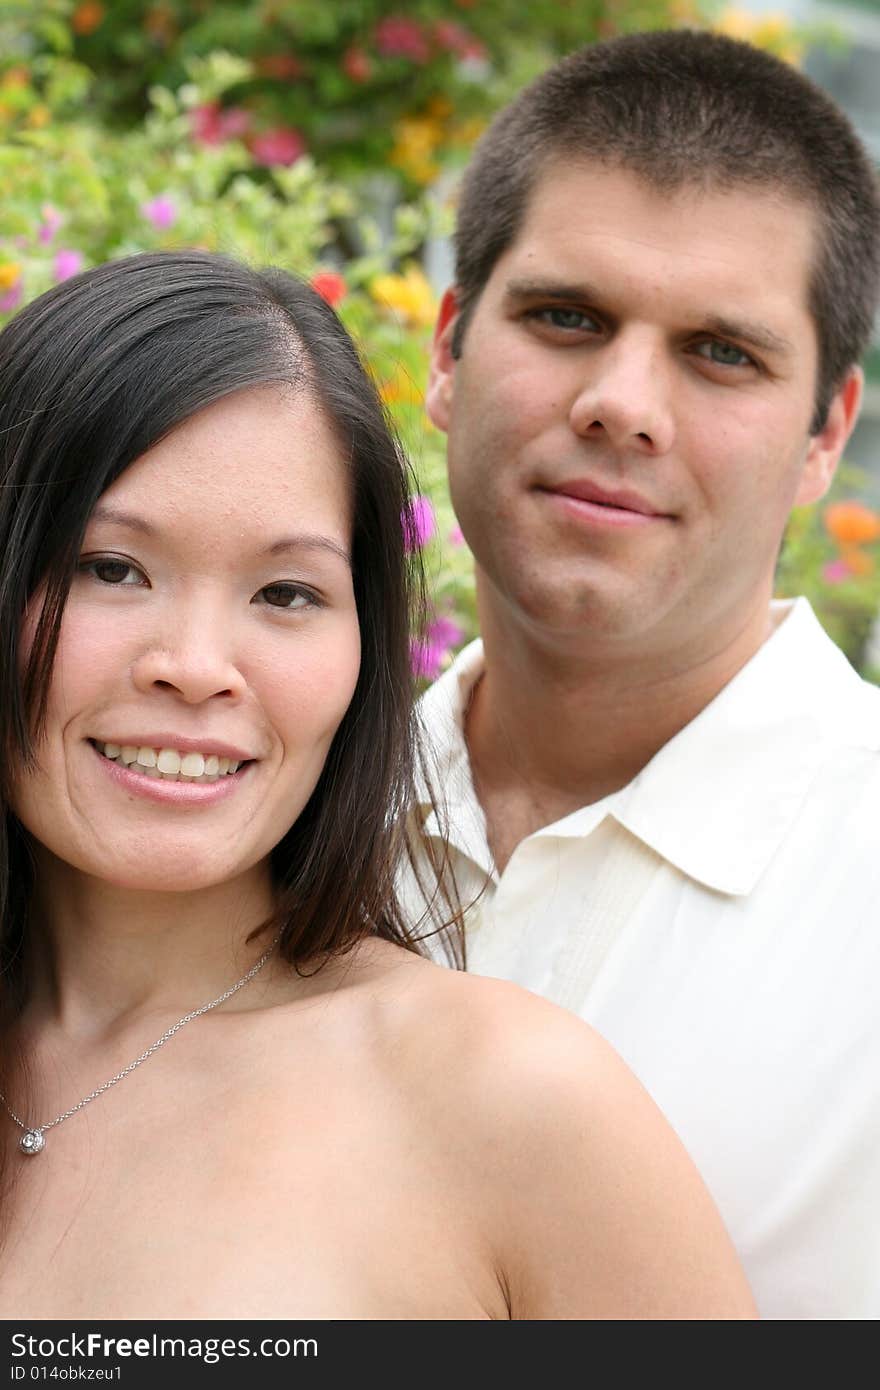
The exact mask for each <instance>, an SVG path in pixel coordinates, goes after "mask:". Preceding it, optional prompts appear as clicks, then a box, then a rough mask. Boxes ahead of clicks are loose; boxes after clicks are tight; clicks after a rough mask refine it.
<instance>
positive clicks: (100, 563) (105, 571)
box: [89, 560, 138, 584]
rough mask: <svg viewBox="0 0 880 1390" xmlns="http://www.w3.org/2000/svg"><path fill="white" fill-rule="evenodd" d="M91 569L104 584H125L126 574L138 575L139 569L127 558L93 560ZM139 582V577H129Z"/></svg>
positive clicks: (131, 580) (130, 581) (134, 581)
mask: <svg viewBox="0 0 880 1390" xmlns="http://www.w3.org/2000/svg"><path fill="white" fill-rule="evenodd" d="M89 569H90V570H91V571H92V572H93V574H94V575H95V576H96V578H98V579H100V580H101V582H102V583H103V584H124V583H125V579H126V575H132V576H137V570H136V569H135V568H134V566H133V565H130V564H128V563H127V561H125V560H93V561H92V562H91V564H90V565H89ZM128 582H129V583H130V584H131V583H137V582H138V581H137V578H136V577H135V578H132V579H129V581H128Z"/></svg>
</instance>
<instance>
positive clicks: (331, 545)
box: [91, 502, 351, 568]
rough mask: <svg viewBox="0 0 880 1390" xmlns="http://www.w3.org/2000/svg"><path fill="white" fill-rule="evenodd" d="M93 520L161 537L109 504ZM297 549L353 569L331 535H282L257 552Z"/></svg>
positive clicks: (102, 505)
mask: <svg viewBox="0 0 880 1390" xmlns="http://www.w3.org/2000/svg"><path fill="white" fill-rule="evenodd" d="M91 520H92V521H103V522H106V523H107V524H108V525H111V526H123V527H125V528H126V529H127V530H129V531H135V532H137V534H138V535H141V536H150V537H156V536H158V534H159V532H158V530H157V528H156V527H155V526H154V525H153V524H152V522H149V521H147V520H145V518H144V517H142V516H137V515H136V513H134V512H126V511H122V510H120V509H119V508H118V507H111V506H108V504H107V503H106V502H99V503H98V504H97V506H96V507H95V509H94V511H93V512H92V515H91ZM297 550H326V551H329V553H330V554H331V555H336V556H338V557H339V559H340V560H344V561H345V563H346V565H348V566H349V568H350V567H351V556H350V554H349V553H348V551H347V550H346V549H345V547H344V546H342V545H338V544H337V542H336V541H334V540H331V538H330V537H329V536H321V535H318V534H315V533H314V532H311V531H303V532H300V533H299V534H296V535H292V536H282V537H281V538H280V539H279V540H277V541H273V542H272V544H271V545H267V546H266V547H265V548H264V549H263V550H260V551H258V552H257V558H258V559H263V558H265V557H266V556H273V557H274V556H277V555H285V554H290V553H291V552H295V551H297Z"/></svg>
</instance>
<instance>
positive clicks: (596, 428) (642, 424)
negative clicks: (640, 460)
mask: <svg viewBox="0 0 880 1390" xmlns="http://www.w3.org/2000/svg"><path fill="white" fill-rule="evenodd" d="M587 363H588V365H587V366H586V367H585V369H584V382H583V387H582V389H581V390H580V391H579V393H578V395H577V397H576V399H575V400H574V402H573V403H572V407H571V413H570V422H571V427H572V429H573V430H574V432H575V434H577V435H580V436H582V437H583V438H588V439H593V438H595V439H599V438H602V437H605V438H607V439H608V440H609V442H610V443H611V444H612V445H613V446H614V447H615V448H616V449H619V450H620V451H621V452H623V451H627V450H628V451H636V452H639V453H643V454H649V455H662V454H665V453H667V452H668V451H669V450H670V449H671V448H672V444H673V441H674V439H675V417H674V412H673V400H672V393H673V383H672V381H671V367H670V364H669V363H668V362H667V361H666V360H665V350H664V349H663V348H662V347H661V345H660V344H659V343H658V342H657V341H656V340H655V339H654V338H653V337H649V336H648V335H646V334H644V333H641V334H639V333H636V332H633V333H631V334H627V333H621V334H619V335H618V336H617V337H615V338H614V339H613V340H612V341H611V342H610V343H607V344H606V345H605V346H604V347H602V348H599V349H597V350H596V352H595V353H593V354H591V355H590V356H589V358H588V359H587Z"/></svg>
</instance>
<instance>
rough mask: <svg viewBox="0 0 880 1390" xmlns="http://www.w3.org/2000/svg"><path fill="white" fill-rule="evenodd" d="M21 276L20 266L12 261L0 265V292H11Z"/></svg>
mask: <svg viewBox="0 0 880 1390" xmlns="http://www.w3.org/2000/svg"><path fill="white" fill-rule="evenodd" d="M20 275H21V266H20V265H16V264H15V262H14V261H7V262H6V264H5V265H3V264H2V263H0V290H11V289H12V287H13V285H16V284H17V283H18V280H19V276H20Z"/></svg>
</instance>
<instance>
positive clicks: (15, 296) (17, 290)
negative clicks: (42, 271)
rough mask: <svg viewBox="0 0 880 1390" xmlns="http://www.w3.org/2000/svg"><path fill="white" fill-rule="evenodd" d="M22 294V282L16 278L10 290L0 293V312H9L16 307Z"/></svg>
mask: <svg viewBox="0 0 880 1390" xmlns="http://www.w3.org/2000/svg"><path fill="white" fill-rule="evenodd" d="M23 294H24V282H23V281H22V280H21V279H18V280H16V282H15V284H14V285H13V286H12V289H11V290H7V291H6V293H5V294H3V295H0V314H11V313H12V311H13V309H17V308H18V306H19V304H20V303H21V300H22V296H23Z"/></svg>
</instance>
